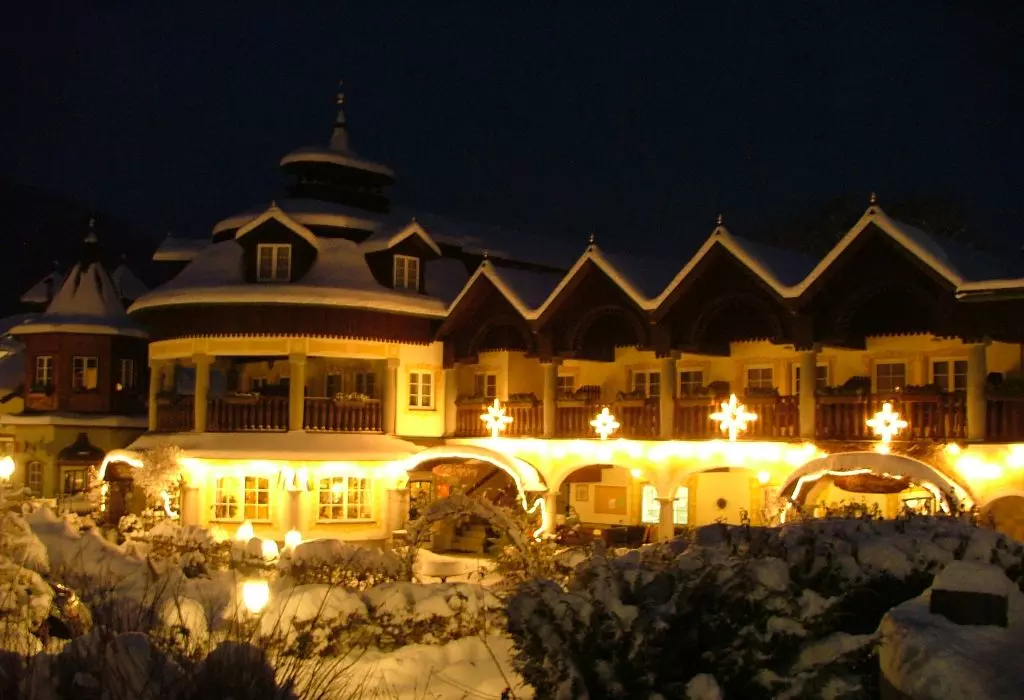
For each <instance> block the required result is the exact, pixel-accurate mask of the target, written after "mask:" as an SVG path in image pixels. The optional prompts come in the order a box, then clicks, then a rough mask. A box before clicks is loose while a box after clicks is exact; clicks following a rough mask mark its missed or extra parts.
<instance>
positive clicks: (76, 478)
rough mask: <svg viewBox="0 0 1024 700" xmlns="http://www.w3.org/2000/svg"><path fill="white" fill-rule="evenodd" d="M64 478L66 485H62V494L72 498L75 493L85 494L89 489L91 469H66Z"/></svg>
mask: <svg viewBox="0 0 1024 700" xmlns="http://www.w3.org/2000/svg"><path fill="white" fill-rule="evenodd" d="M62 471H63V478H64V483H63V484H62V488H61V493H63V494H64V495H67V496H70V495H71V494H75V493H83V492H84V491H85V490H86V489H88V488H89V468H88V467H82V468H81V469H64V470H62Z"/></svg>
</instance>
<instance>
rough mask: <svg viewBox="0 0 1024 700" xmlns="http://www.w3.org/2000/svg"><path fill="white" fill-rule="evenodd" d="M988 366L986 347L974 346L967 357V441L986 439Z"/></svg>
mask: <svg viewBox="0 0 1024 700" xmlns="http://www.w3.org/2000/svg"><path fill="white" fill-rule="evenodd" d="M987 377H988V366H987V362H986V358H985V345H983V344H981V343H978V344H976V345H972V346H971V349H970V354H969V355H968V356H967V439H968V440H979V441H981V440H984V439H985V414H986V413H987V412H988V403H987V401H986V399H985V380H986V378H987Z"/></svg>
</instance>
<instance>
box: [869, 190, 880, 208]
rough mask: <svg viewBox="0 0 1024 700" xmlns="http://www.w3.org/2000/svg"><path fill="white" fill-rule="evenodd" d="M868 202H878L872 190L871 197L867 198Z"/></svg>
mask: <svg viewBox="0 0 1024 700" xmlns="http://www.w3.org/2000/svg"><path fill="white" fill-rule="evenodd" d="M868 203H869V204H871V206H874V205H876V204H878V195H877V194H875V193H874V192H872V193H871V197H869V198H868Z"/></svg>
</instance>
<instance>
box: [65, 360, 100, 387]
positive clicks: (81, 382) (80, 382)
mask: <svg viewBox="0 0 1024 700" xmlns="http://www.w3.org/2000/svg"><path fill="white" fill-rule="evenodd" d="M99 375H100V360H99V358H98V357H80V356H75V357H73V358H71V388H72V389H74V390H75V391H90V390H92V389H95V388H96V387H97V386H99Z"/></svg>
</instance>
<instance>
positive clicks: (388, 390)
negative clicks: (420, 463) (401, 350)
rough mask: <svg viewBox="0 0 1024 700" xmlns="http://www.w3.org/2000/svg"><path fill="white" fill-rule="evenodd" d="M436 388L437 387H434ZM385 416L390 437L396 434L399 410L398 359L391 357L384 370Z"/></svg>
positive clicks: (385, 425) (385, 429)
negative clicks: (396, 419) (396, 418)
mask: <svg viewBox="0 0 1024 700" xmlns="http://www.w3.org/2000/svg"><path fill="white" fill-rule="evenodd" d="M434 388H436V387H434ZM381 408H382V409H383V412H384V415H383V417H382V420H383V428H384V432H385V433H386V434H388V435H394V434H395V426H396V421H395V417H396V412H397V410H398V358H395V357H390V358H388V361H387V367H386V369H385V370H384V403H383V406H382V407H381Z"/></svg>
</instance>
